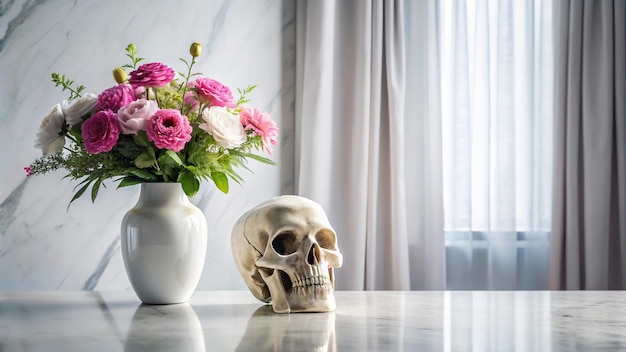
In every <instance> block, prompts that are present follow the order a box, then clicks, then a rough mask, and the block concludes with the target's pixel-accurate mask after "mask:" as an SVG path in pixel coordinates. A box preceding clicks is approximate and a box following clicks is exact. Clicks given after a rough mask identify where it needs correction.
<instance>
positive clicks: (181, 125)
mask: <svg viewBox="0 0 626 352" xmlns="http://www.w3.org/2000/svg"><path fill="white" fill-rule="evenodd" d="M191 130H192V128H191V125H190V124H189V120H188V119H187V117H186V116H184V115H181V114H180V111H178V110H174V109H161V110H158V111H157V112H156V113H154V115H152V117H151V118H150V119H149V120H148V121H147V122H146V133H147V134H148V139H149V140H151V141H152V142H154V145H156V146H157V148H161V149H170V150H172V151H175V152H178V151H181V150H182V149H183V148H184V147H185V143H187V142H189V140H190V139H191Z"/></svg>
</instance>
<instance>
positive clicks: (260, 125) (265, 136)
mask: <svg viewBox="0 0 626 352" xmlns="http://www.w3.org/2000/svg"><path fill="white" fill-rule="evenodd" d="M239 120H240V121H241V124H242V125H243V128H244V130H246V131H248V130H253V131H254V132H253V133H254V135H259V136H261V139H262V140H263V146H264V147H265V150H266V151H267V153H268V154H269V155H272V149H271V147H270V145H278V127H276V122H274V120H272V118H271V117H270V115H269V114H268V113H265V112H263V113H262V112H260V111H259V109H256V108H255V109H249V108H243V109H242V110H241V113H240V114H239Z"/></svg>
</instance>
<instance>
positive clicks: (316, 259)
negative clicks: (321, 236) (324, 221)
mask: <svg viewBox="0 0 626 352" xmlns="http://www.w3.org/2000/svg"><path fill="white" fill-rule="evenodd" d="M321 259H322V253H321V251H320V246H318V245H317V243H313V245H312V246H311V249H309V254H308V255H307V257H306V261H307V263H309V265H317V264H319V263H320V262H321V261H322V260H321Z"/></svg>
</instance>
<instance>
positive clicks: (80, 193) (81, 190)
mask: <svg viewBox="0 0 626 352" xmlns="http://www.w3.org/2000/svg"><path fill="white" fill-rule="evenodd" d="M91 182H92V181H91V180H89V179H86V180H85V181H83V182H81V183H85V184H84V185H83V186H82V187H81V188H80V189H79V190H78V192H76V193H75V194H74V197H72V200H70V203H69V204H68V205H67V208H68V209H69V208H70V205H72V202H74V201H75V200H76V199H78V198H80V196H82V195H83V193H85V191H86V190H87V187H89V185H90V184H91Z"/></svg>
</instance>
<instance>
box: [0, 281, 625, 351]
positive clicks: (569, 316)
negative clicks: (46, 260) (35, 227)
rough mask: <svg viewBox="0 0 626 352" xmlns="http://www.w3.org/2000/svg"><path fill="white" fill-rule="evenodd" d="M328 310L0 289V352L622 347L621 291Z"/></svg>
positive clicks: (412, 296) (219, 298)
mask: <svg viewBox="0 0 626 352" xmlns="http://www.w3.org/2000/svg"><path fill="white" fill-rule="evenodd" d="M336 297H337V310H336V311H335V312H332V313H294V314H274V313H272V312H271V308H270V307H269V306H266V305H263V304H262V303H260V302H259V301H257V300H256V299H254V298H253V297H252V295H251V294H250V293H248V292H244V291H212V292H196V293H195V294H194V296H193V297H192V299H191V301H190V302H189V303H188V304H179V305H169V306H146V305H140V303H139V301H138V300H137V298H136V297H135V296H134V295H133V294H132V292H128V291H117V292H115V291H110V292H99V291H95V292H86V291H48V292H11V293H9V292H4V293H0V351H161V350H163V351H401V350H404V351H472V350H473V351H601V350H602V351H603V350H611V351H616V350H624V349H626V292H623V291H605V292H600V291H582V292H580V291H578V292H574V291H561V292H550V291H474V292H472V291H447V292H433V291H430V292H425V291H422V292H418V291H413V292H372V291H370V292H351V291H339V292H336Z"/></svg>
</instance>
